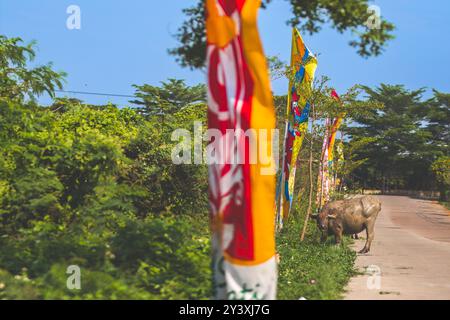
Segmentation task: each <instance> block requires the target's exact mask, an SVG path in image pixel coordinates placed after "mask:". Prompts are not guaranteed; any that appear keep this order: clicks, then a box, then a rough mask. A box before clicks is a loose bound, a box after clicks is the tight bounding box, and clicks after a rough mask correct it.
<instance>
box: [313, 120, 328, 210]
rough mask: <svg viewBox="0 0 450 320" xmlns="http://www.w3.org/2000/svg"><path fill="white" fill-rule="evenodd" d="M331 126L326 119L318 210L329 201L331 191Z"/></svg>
mask: <svg viewBox="0 0 450 320" xmlns="http://www.w3.org/2000/svg"><path fill="white" fill-rule="evenodd" d="M330 126H331V120H330V119H329V118H326V119H325V134H324V137H323V143H322V153H321V155H320V164H319V178H318V182H317V198H316V205H317V208H318V210H320V209H321V208H322V207H323V206H324V205H325V202H326V201H327V199H326V197H327V195H328V189H329V185H328V182H329V179H328V174H329V172H328V140H329V131H330Z"/></svg>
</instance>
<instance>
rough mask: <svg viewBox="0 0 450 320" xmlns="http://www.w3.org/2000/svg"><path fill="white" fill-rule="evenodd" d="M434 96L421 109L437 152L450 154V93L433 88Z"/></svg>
mask: <svg viewBox="0 0 450 320" xmlns="http://www.w3.org/2000/svg"><path fill="white" fill-rule="evenodd" d="M433 93H434V97H433V98H431V99H430V100H428V101H427V102H426V106H427V107H426V108H423V110H421V111H422V112H421V114H423V115H424V117H425V120H426V121H427V130H428V131H429V132H430V133H431V139H432V145H433V147H434V148H435V149H436V151H437V152H441V153H442V155H446V156H449V155H450V149H449V141H450V94H448V93H442V92H439V91H437V90H433Z"/></svg>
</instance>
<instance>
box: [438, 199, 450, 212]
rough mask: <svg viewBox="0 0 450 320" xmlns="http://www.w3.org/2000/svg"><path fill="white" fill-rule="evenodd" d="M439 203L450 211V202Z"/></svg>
mask: <svg viewBox="0 0 450 320" xmlns="http://www.w3.org/2000/svg"><path fill="white" fill-rule="evenodd" d="M439 203H440V204H441V205H443V206H444V207H446V208H447V209H448V210H450V201H439Z"/></svg>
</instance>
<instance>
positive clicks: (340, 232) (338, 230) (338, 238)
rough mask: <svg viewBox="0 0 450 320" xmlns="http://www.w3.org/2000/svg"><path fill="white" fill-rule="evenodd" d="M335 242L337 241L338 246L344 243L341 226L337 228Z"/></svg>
mask: <svg viewBox="0 0 450 320" xmlns="http://www.w3.org/2000/svg"><path fill="white" fill-rule="evenodd" d="M334 240H335V243H336V245H339V244H341V242H342V227H341V226H336V230H335V234H334Z"/></svg>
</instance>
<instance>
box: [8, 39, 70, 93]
mask: <svg viewBox="0 0 450 320" xmlns="http://www.w3.org/2000/svg"><path fill="white" fill-rule="evenodd" d="M21 43H22V39H21V38H7V37H5V36H3V35H0V97H8V98H10V99H14V100H21V99H24V98H26V97H28V98H31V99H33V98H34V97H36V96H39V95H41V94H42V93H44V92H46V93H48V94H49V95H50V96H51V97H54V90H55V89H62V83H63V81H64V77H65V76H66V74H65V73H64V72H56V71H54V70H53V69H52V64H51V63H49V64H47V65H43V66H37V67H34V68H29V67H28V66H27V63H28V62H29V61H33V60H34V57H35V51H34V42H32V43H30V44H28V45H26V46H23V45H22V44H21Z"/></svg>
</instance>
